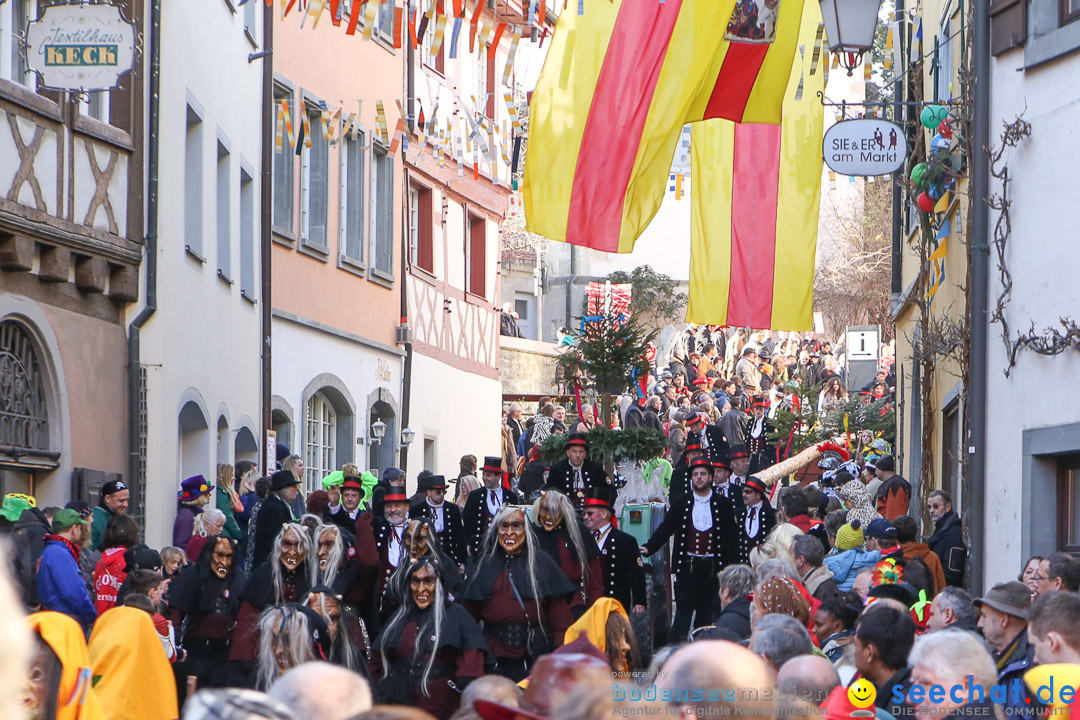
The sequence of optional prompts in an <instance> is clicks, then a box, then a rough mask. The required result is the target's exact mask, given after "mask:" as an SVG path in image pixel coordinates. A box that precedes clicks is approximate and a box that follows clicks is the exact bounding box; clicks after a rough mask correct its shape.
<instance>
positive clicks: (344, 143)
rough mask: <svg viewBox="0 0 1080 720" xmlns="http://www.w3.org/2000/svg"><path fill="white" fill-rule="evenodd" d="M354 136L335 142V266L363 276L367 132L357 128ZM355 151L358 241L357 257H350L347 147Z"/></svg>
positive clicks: (364, 259)
mask: <svg viewBox="0 0 1080 720" xmlns="http://www.w3.org/2000/svg"><path fill="white" fill-rule="evenodd" d="M356 131H357V137H356V139H353V137H352V131H351V130H350V132H349V134H348V135H343V136H342V137H341V139H340V142H338V266H339V267H343V268H345V269H347V270H350V271H354V272H360V273H363V272H364V271H365V270H367V262H366V258H367V255H366V253H365V250H367V245H366V243H367V237H368V233H367V230H368V227H367V226H368V212H367V210H368V206H367V203H368V189H369V188H368V182H369V178H368V175H369V172H370V168H369V165H370V159H369V153H368V148H367V142H368V133H367V129H366V128H364V127H363V126H357V128H356ZM351 147H356V148H359V152H360V179H359V182H358V183H357V185H358V192H359V193H360V200H359V207H360V222H359V225H360V228H359V233H360V238H359V251H358V257H353V256H352V255H349V253H348V246H349V241H348V237H347V235H348V233H349V231H350V229H351V225H350V224H349V221H348V213H349V206H350V204H351V203H350V193H349V179H350V177H349V172H350V168H351V167H352V165H351V163H350V162H349V159H348V158H349V148H351Z"/></svg>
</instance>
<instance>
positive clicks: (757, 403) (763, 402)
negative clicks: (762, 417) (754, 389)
mask: <svg viewBox="0 0 1080 720" xmlns="http://www.w3.org/2000/svg"><path fill="white" fill-rule="evenodd" d="M768 407H769V399H768V398H766V397H765V396H764V395H757V396H755V397H754V400H753V402H751V403H750V409H751V410H753V409H755V408H768Z"/></svg>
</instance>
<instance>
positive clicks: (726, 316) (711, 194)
mask: <svg viewBox="0 0 1080 720" xmlns="http://www.w3.org/2000/svg"><path fill="white" fill-rule="evenodd" d="M820 23H821V10H820V9H819V7H818V4H817V3H816V2H808V3H806V5H805V8H804V13H803V19H802V28H801V32H800V34H799V51H798V52H797V53H796V54H795V59H794V62H793V64H792V68H791V77H790V78H789V80H788V83H787V92H786V94H785V96H784V106H783V115H784V117H783V121H782V122H781V124H780V125H779V126H776V125H747V124H735V123H732V122H728V121H726V120H710V121H708V122H703V123H697V124H696V125H694V127H693V130H692V135H691V141H690V146H691V147H692V148H693V152H692V153H691V163H692V165H691V168H692V170H691V177H692V178H693V183H692V187H691V189H690V192H691V196H692V211H691V212H692V215H691V246H690V248H691V249H690V257H691V261H690V305H689V308H688V309H687V313H686V320H687V322H694V323H708V324H716V325H737V326H741V327H755V328H770V329H772V330H812V329H813V327H814V319H813V306H812V301H813V284H814V253H815V251H816V248H817V230H818V208H819V204H820V198H821V168H822V165H821V162H822V157H821V137H822V131H823V123H824V106H823V105H822V104H821V101H820V100H819V99H818V97H817V92H818V91H819V90H822V89H824V86H825V82H824V69H823V68H822V67H821V66H820V65H815V64H814V63H813V62H812V56H813V54H814V52H815V44H816V42H821V40H820V38H819V36H818V35H817V33H818V27H819V25H820Z"/></svg>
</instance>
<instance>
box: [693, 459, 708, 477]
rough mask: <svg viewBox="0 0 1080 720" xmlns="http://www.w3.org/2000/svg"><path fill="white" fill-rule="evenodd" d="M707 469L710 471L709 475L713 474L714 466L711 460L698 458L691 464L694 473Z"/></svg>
mask: <svg viewBox="0 0 1080 720" xmlns="http://www.w3.org/2000/svg"><path fill="white" fill-rule="evenodd" d="M699 467H700V468H705V469H706V470H708V471H709V474H710V475H712V474H713V464H712V461H711V460H708V459H706V458H703V457H696V458H694V459H693V460H692V461H691V462H690V471H691V472H693V471H694V469H695V468H699Z"/></svg>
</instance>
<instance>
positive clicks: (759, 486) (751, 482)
mask: <svg viewBox="0 0 1080 720" xmlns="http://www.w3.org/2000/svg"><path fill="white" fill-rule="evenodd" d="M743 490H753V491H754V492H758V493H761V497H765V496H767V495H768V494H769V491H768V490H767V489H766V488H765V483H763V482H761V479H760V478H756V477H754V476H753V475H751V476H750V477H748V478H746V482H744V483H743Z"/></svg>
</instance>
